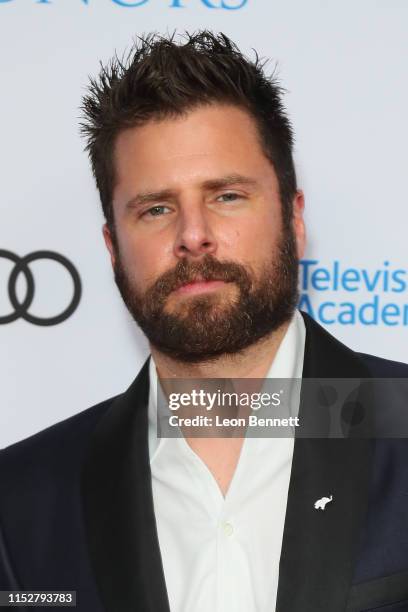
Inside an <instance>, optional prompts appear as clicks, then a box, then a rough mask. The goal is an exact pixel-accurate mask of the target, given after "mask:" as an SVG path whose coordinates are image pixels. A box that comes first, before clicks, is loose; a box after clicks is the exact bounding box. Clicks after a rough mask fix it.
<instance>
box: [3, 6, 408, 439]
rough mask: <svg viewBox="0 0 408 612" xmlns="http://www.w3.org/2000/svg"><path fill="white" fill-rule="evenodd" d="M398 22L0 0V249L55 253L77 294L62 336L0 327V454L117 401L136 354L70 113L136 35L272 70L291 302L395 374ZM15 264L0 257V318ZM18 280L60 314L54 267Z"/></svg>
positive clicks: (401, 84)
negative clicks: (287, 139) (303, 239)
mask: <svg viewBox="0 0 408 612" xmlns="http://www.w3.org/2000/svg"><path fill="white" fill-rule="evenodd" d="M132 4H134V6H131V5H132ZM136 4H139V6H136ZM241 5H242V6H241ZM234 7H235V8H234ZM239 7H240V8H239ZM407 23H408V3H407V2H406V0H392V2H390V1H389V0H359V2H356V1H355V0H342V2H340V1H338V0H337V1H334V0H325V1H324V0H308V1H307V2H304V1H303V0H297V1H296V0H246V1H245V0H222V1H221V0H143V1H142V0H139V2H136V0H88V2H85V0H42V1H37V0H0V41H1V55H0V74H1V96H0V134H1V141H0V142H1V144H0V155H1V159H0V162H1V166H0V167H1V182H0V194H1V196H0V206H1V217H0V219H1V223H0V249H4V250H8V251H11V252H12V253H14V254H16V255H18V256H24V255H27V254H30V253H33V252H35V251H40V250H50V251H56V252H58V253H60V254H62V255H64V256H65V257H67V258H68V259H69V260H70V261H72V262H73V264H74V265H75V267H76V268H77V270H78V271H79V274H80V276H81V280H82V285H83V294H82V298H81V301H80V303H79V306H78V308H77V309H76V310H75V312H74V313H73V314H72V316H70V317H69V318H68V319H67V320H65V321H64V322H62V323H60V324H57V325H50V326H43V325H36V324H33V323H30V322H27V321H26V320H24V319H22V318H19V319H17V320H15V321H13V322H8V323H4V322H3V323H0V343H1V346H0V366H1V370H0V371H1V400H0V401H1V409H0V447H2V446H5V445H7V444H10V443H12V442H14V441H17V440H19V439H22V438H24V437H26V436H28V435H30V434H32V433H34V432H36V431H38V430H40V429H42V428H44V427H46V426H48V425H50V424H52V423H55V422H57V421H60V420H62V419H63V418H65V417H68V416H70V415H71V414H74V413H76V412H79V411H80V410H83V409H85V408H86V407H88V406H90V405H92V404H94V403H96V402H98V401H101V400H103V399H105V398H107V397H109V396H111V395H115V394H117V393H120V392H121V391H123V390H124V389H125V388H126V387H127V386H128V384H130V382H131V381H132V380H133V378H134V377H135V375H136V374H137V372H138V370H139V368H140V366H141V364H142V363H143V361H144V359H145V356H146V355H147V344H146V342H145V340H144V338H143V337H142V335H141V334H140V333H139V332H138V330H137V329H136V327H135V325H134V324H133V322H132V321H131V320H130V317H129V315H128V314H127V312H126V310H125V308H124V307H123V306H122V303H121V300H120V297H119V295H118V293H117V290H116V287H115V285H114V282H113V277H112V272H111V268H110V263H109V260H108V256H107V253H106V252H105V247H104V244H103V240H102V234H101V226H102V222H103V220H102V215H101V213H100V210H99V200H98V195H97V193H96V190H95V187H94V185H93V182H92V178H91V172H90V168H89V163H88V160H87V157H86V155H85V154H84V153H83V152H82V147H83V143H82V142H81V140H80V137H79V130H78V117H79V110H78V109H79V105H80V101H81V96H82V95H83V93H84V89H85V86H86V84H87V77H88V75H89V74H96V72H97V71H98V63H99V60H103V61H106V60H107V59H108V58H109V57H110V56H111V55H112V54H113V52H114V51H115V49H116V50H118V52H122V51H123V50H124V49H125V48H128V47H129V45H130V43H131V40H132V37H133V36H134V35H135V34H141V33H146V32H149V31H151V30H156V31H159V32H166V31H173V30H174V29H175V28H177V29H178V30H179V31H182V30H184V29H187V30H194V29H197V28H202V27H207V28H211V29H213V30H222V31H224V32H225V33H226V34H227V35H229V36H231V37H232V38H233V39H234V40H235V41H236V42H237V43H238V44H239V46H240V47H241V48H242V49H243V50H244V51H245V52H247V53H248V54H250V53H251V49H252V48H255V49H257V50H258V52H259V53H260V54H261V55H262V56H267V57H271V58H272V59H273V60H274V61H277V62H278V70H279V75H280V78H281V81H282V84H283V85H284V86H285V87H286V88H287V90H288V93H287V95H286V105H287V107H288V110H289V114H290V116H291V118H292V121H293V124H294V127H295V132H296V162H297V167H298V175H299V183H300V186H301V187H302V188H303V189H304V190H305V194H306V205H307V215H306V219H307V224H308V234H309V247H308V253H307V260H312V261H314V262H315V263H306V264H304V266H303V270H304V269H305V266H306V269H307V277H303V276H302V279H301V281H302V285H304V286H305V287H306V290H305V292H304V293H305V295H304V296H303V305H306V306H309V307H311V308H313V309H314V314H315V316H316V318H317V319H318V320H319V321H320V322H324V323H325V326H326V328H327V329H328V330H329V331H330V332H331V333H333V334H334V335H336V336H337V337H338V338H340V339H341V340H342V341H343V342H345V343H346V344H349V345H350V346H351V347H352V348H355V349H357V350H360V351H364V352H369V353H374V354H378V355H381V356H384V357H387V358H391V359H396V360H401V361H408V342H407V341H408V289H407V283H408V260H407V240H406V235H407V228H408V223H407V221H408V213H407V208H408V201H407V191H406V172H407V167H408V163H407V162H408V159H407V148H406V142H407V141H408V120H407V108H408V84H407V62H408V38H407V36H406V24H407ZM270 68H271V69H272V68H273V62H272V63H271V64H270ZM12 268H13V264H12V262H11V261H9V260H7V259H6V258H4V257H0V320H1V317H4V316H6V315H7V314H10V313H12V312H13V306H12V305H11V303H10V300H9V296H8V282H9V278H10V274H11V271H12ZM318 268H319V271H317V272H316V270H317V269H318ZM30 269H31V271H32V273H33V276H34V279H35V292H34V298H33V302H32V305H31V306H30V308H29V312H30V313H32V314H34V315H37V316H41V317H47V316H54V315H56V314H58V313H59V312H61V311H62V310H64V309H65V307H66V306H67V304H68V303H69V301H70V299H71V294H72V281H71V280H70V277H69V275H68V273H67V272H66V271H65V270H64V268H63V267H62V266H61V265H60V264H58V263H55V262H52V261H49V260H38V261H34V262H33V263H32V264H30ZM335 269H337V272H336V270H335ZM350 269H351V271H350ZM347 270H348V271H347ZM313 273H314V274H313ZM344 273H345V275H344ZM25 293H26V281H25V279H24V275H23V274H20V275H19V277H18V279H17V294H18V297H19V299H20V301H22V300H23V299H24V295H25ZM364 305H365V306H364ZM362 307H363V308H362ZM361 308H362V310H361ZM384 308H385V310H384Z"/></svg>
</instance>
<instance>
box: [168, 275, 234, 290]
mask: <svg viewBox="0 0 408 612" xmlns="http://www.w3.org/2000/svg"><path fill="white" fill-rule="evenodd" d="M224 282H225V281H223V280H221V279H218V278H214V279H213V278H211V279H203V278H196V279H194V280H191V281H188V282H187V283H184V284H182V285H179V286H178V287H177V288H176V290H175V291H177V292H179V293H201V292H203V291H210V290H213V289H217V288H218V287H220V286H221V285H223V284H224Z"/></svg>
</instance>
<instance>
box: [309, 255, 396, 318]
mask: <svg viewBox="0 0 408 612" xmlns="http://www.w3.org/2000/svg"><path fill="white" fill-rule="evenodd" d="M300 264H301V265H300V300H299V308H300V309H301V310H304V311H306V312H307V313H308V314H310V316H312V317H313V318H314V319H316V320H317V321H319V322H320V323H322V324H323V325H333V324H340V325H387V326H392V327H396V326H408V269H403V268H397V267H394V266H392V265H391V263H390V262H389V261H384V262H383V264H382V266H380V267H378V268H375V269H369V268H362V267H361V268H358V267H345V266H344V265H342V264H341V262H340V261H338V260H335V261H333V262H332V263H331V264H330V265H324V264H322V263H321V262H320V261H319V260H317V259H304V260H303V261H301V262H300Z"/></svg>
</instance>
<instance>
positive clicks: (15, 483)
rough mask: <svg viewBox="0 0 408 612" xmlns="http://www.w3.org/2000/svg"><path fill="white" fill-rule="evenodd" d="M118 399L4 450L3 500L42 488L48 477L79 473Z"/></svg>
mask: <svg viewBox="0 0 408 612" xmlns="http://www.w3.org/2000/svg"><path fill="white" fill-rule="evenodd" d="M117 397H119V396H115V397H112V398H109V399H107V400H105V401H103V402H101V403H99V404H96V405H95V406H91V407H90V408H87V409H86V410H83V411H82V412H80V413H78V414H76V415H74V416H72V417H69V418H68V419H65V420H64V421H61V422H59V423H56V424H55V425H52V426H51V427H47V429H44V430H42V431H40V432H38V433H36V434H35V435H32V436H30V437H29V438H26V439H24V440H22V441H20V442H17V443H15V444H12V445H11V446H8V447H7V448H4V449H2V450H0V499H1V498H2V496H5V495H7V494H8V493H11V492H12V491H13V490H15V489H16V488H18V489H20V490H24V486H27V487H28V488H30V487H31V486H33V485H35V483H37V484H38V486H39V487H41V486H43V484H44V483H45V482H46V481H47V476H48V477H62V476H64V475H65V476H66V477H68V476H69V474H70V473H73V472H76V471H77V470H76V468H77V467H78V466H79V465H80V463H81V460H82V457H83V454H84V452H85V450H86V448H87V443H88V440H89V438H90V435H91V433H92V431H93V430H94V428H95V427H96V425H97V423H98V422H99V420H100V419H101V418H102V416H103V415H104V414H105V413H106V412H107V410H108V409H109V408H110V406H111V404H112V403H113V401H114V400H115V399H116V398H117Z"/></svg>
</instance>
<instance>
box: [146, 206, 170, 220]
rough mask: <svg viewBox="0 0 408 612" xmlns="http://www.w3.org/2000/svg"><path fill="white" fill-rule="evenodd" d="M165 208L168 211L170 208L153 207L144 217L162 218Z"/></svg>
mask: <svg viewBox="0 0 408 612" xmlns="http://www.w3.org/2000/svg"><path fill="white" fill-rule="evenodd" d="M164 208H167V209H168V206H153V207H152V208H149V209H148V210H145V211H144V212H143V213H142V217H145V216H148V217H161V216H162V211H163V209H164Z"/></svg>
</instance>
